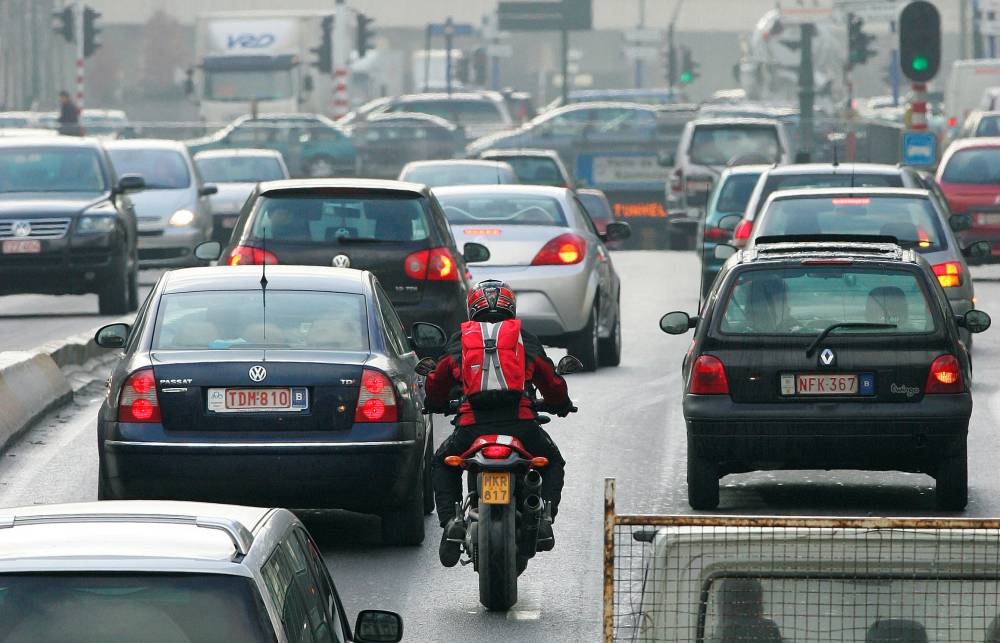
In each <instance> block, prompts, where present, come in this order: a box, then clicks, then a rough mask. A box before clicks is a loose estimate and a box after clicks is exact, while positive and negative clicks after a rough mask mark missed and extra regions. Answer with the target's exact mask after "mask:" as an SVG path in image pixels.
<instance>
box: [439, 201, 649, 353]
mask: <svg viewBox="0 0 1000 643" xmlns="http://www.w3.org/2000/svg"><path fill="white" fill-rule="evenodd" d="M434 195H435V196H436V197H437V199H438V201H439V202H440V203H441V206H442V207H443V208H444V213H445V216H446V217H447V218H448V222H449V223H450V224H451V229H452V233H453V234H454V235H455V240H456V241H457V242H458V245H459V247H461V246H462V244H464V243H467V242H470V241H474V242H476V243H481V244H483V245H485V246H487V247H488V248H489V249H490V259H489V261H486V262H484V263H478V264H476V265H475V266H470V267H469V270H470V271H471V273H472V278H473V281H478V280H480V279H487V278H492V279H502V280H504V281H506V282H507V283H508V284H510V285H511V287H512V288H513V289H514V290H515V292H516V293H517V311H518V317H519V318H520V319H521V320H522V322H523V324H524V328H525V330H527V331H529V332H531V333H534V334H536V335H538V336H539V337H540V338H541V340H542V341H543V342H544V343H546V344H549V345H551V346H561V347H564V348H566V349H568V351H569V352H570V353H571V354H572V355H575V356H576V357H578V358H579V359H580V360H581V361H582V362H583V364H584V367H585V368H586V370H594V369H596V368H597V367H598V365H601V366H617V365H618V363H619V361H620V360H621V341H622V338H621V314H620V307H619V301H620V297H621V283H620V281H619V279H618V275H617V273H616V272H615V268H614V265H613V264H612V262H611V255H610V254H609V252H608V249H607V248H606V247H605V246H604V241H605V240H617V239H623V238H626V237H627V236H628V234H629V229H628V224H625V223H621V222H612V223H610V224H609V225H608V228H607V231H606V232H605V233H603V234H601V233H599V232H598V231H597V229H596V228H595V227H594V224H593V222H592V221H591V220H590V218H589V217H588V216H587V213H586V210H585V209H584V207H583V206H582V205H581V204H580V202H579V200H578V199H577V197H576V195H575V194H574V193H573V191H572V190H568V189H566V188H554V187H544V186H534V185H476V186H460V187H446V188H436V189H435V190H434Z"/></svg>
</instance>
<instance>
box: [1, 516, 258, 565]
mask: <svg viewBox="0 0 1000 643" xmlns="http://www.w3.org/2000/svg"><path fill="white" fill-rule="evenodd" d="M62 523H143V524H161V525H191V526H194V527H201V528H203V529H214V530H216V531H221V532H224V533H225V534H226V535H227V536H229V540H231V541H232V543H233V547H234V548H235V549H236V555H235V556H234V559H237V558H238V559H242V558H243V557H245V556H246V555H247V553H248V552H249V551H250V547H251V546H252V545H253V534H252V533H250V530H249V529H247V528H246V527H245V526H244V525H243V523H241V522H240V521H238V520H234V519H232V518H224V517H220V516H187V515H175V514H142V513H107V514H105V513H91V514H44V515H34V516H11V515H6V516H0V529H10V528H12V527H23V526H28V525H58V524H62Z"/></svg>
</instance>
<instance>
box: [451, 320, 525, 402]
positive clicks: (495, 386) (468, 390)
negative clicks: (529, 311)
mask: <svg viewBox="0 0 1000 643" xmlns="http://www.w3.org/2000/svg"><path fill="white" fill-rule="evenodd" d="M524 371H525V358H524V343H523V342H522V341H521V320H519V319H507V320H504V321H502V322H499V323H496V324H490V323H486V322H474V321H468V322H465V323H463V324H462V392H463V394H464V396H465V398H466V399H467V400H469V403H470V404H472V406H473V407H480V408H482V407H489V406H497V405H502V404H504V403H509V402H514V403H517V402H519V401H520V399H521V396H522V395H523V394H524Z"/></svg>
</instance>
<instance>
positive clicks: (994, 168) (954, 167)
mask: <svg viewBox="0 0 1000 643" xmlns="http://www.w3.org/2000/svg"><path fill="white" fill-rule="evenodd" d="M941 181H942V182H943V183H973V184H983V183H1000V147H983V148H980V149H970V150H962V151H960V152H955V154H954V155H952V157H951V158H950V159H949V160H948V165H946V166H945V168H944V173H943V174H942V175H941Z"/></svg>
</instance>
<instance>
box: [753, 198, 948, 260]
mask: <svg viewBox="0 0 1000 643" xmlns="http://www.w3.org/2000/svg"><path fill="white" fill-rule="evenodd" d="M822 234H857V235H884V236H890V237H895V238H896V239H897V240H898V241H899V243H900V244H902V245H904V246H912V247H914V248H915V249H916V250H918V251H921V252H928V251H933V250H940V249H942V248H946V247H947V241H946V240H945V236H944V231H943V229H942V227H941V220H940V217H939V216H938V214H937V211H936V210H935V209H934V206H933V205H932V204H931V202H930V200H929V199H926V198H913V197H888V196H887V197H877V196H872V197H867V196H865V197H808V198H802V199H798V198H794V199H792V198H789V199H778V200H775V201H772V202H771V205H770V206H769V207H768V209H767V210H765V211H764V212H763V213H762V214H761V221H760V224H759V225H758V227H757V231H756V232H755V234H754V236H755V237H764V236H770V235H776V236H781V235H822Z"/></svg>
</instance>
